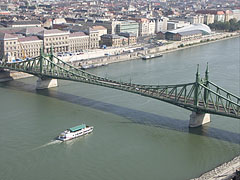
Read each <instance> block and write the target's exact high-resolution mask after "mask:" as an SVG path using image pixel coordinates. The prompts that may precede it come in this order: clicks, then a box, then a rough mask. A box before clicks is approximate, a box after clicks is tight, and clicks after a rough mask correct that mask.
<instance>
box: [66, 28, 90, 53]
mask: <svg viewBox="0 0 240 180" xmlns="http://www.w3.org/2000/svg"><path fill="white" fill-rule="evenodd" d="M88 48H89V36H88V35H86V34H85V33H83V32H74V33H71V34H70V35H69V51H71V52H79V51H82V50H85V49H88Z"/></svg>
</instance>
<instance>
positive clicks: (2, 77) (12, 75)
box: [0, 70, 33, 82]
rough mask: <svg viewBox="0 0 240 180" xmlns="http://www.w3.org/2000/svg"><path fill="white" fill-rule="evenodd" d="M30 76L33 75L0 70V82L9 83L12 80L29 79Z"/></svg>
mask: <svg viewBox="0 0 240 180" xmlns="http://www.w3.org/2000/svg"><path fill="white" fill-rule="evenodd" d="M31 76H33V75H31V74H27V73H23V72H16V71H1V70H0V82H5V81H11V80H13V79H22V78H26V77H31Z"/></svg>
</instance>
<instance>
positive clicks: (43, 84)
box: [36, 78, 58, 89]
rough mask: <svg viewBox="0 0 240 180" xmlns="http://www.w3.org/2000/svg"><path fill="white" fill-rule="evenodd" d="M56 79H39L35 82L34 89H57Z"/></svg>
mask: <svg viewBox="0 0 240 180" xmlns="http://www.w3.org/2000/svg"><path fill="white" fill-rule="evenodd" d="M57 86H58V82H57V79H52V78H39V79H38V80H37V84H36V89H47V88H52V87H57Z"/></svg>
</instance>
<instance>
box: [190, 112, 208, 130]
mask: <svg viewBox="0 0 240 180" xmlns="http://www.w3.org/2000/svg"><path fill="white" fill-rule="evenodd" d="M209 122H210V114H209V113H196V112H192V114H191V115H190V121H189V127H198V126H202V125H203V124H206V123H209Z"/></svg>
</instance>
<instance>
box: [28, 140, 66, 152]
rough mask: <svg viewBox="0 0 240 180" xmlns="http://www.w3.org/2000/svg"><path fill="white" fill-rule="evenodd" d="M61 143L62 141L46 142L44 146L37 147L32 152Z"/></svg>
mask: <svg viewBox="0 0 240 180" xmlns="http://www.w3.org/2000/svg"><path fill="white" fill-rule="evenodd" d="M61 142H62V141H60V140H52V141H50V142H48V143H46V144H43V145H41V146H38V147H36V148H34V149H32V150H33V151H35V150H38V149H41V148H44V147H47V146H51V145H54V144H60V143H61Z"/></svg>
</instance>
